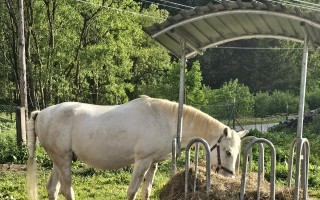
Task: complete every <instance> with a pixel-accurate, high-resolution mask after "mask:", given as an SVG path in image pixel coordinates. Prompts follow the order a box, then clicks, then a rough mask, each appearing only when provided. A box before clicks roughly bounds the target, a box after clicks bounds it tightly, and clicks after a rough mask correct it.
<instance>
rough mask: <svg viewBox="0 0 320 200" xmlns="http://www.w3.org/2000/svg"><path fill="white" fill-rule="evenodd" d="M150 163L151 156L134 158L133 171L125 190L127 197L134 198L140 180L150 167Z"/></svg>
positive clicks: (129, 199) (132, 199)
mask: <svg viewBox="0 0 320 200" xmlns="http://www.w3.org/2000/svg"><path fill="white" fill-rule="evenodd" d="M151 164H152V159H151V158H145V159H141V160H136V161H135V163H134V168H133V173H132V177H131V182H130V185H129V188H128V192H127V199H128V200H134V199H135V197H136V194H137V191H138V189H139V186H140V184H141V182H142V179H143V177H144V176H145V174H146V172H147V171H148V169H149V168H150V165H151Z"/></svg>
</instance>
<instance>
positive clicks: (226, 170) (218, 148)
mask: <svg viewBox="0 0 320 200" xmlns="http://www.w3.org/2000/svg"><path fill="white" fill-rule="evenodd" d="M223 137H224V134H222V135H221V136H220V138H219V140H218V142H217V143H216V144H215V145H213V147H211V149H210V151H213V150H214V149H215V148H217V156H218V167H217V168H216V173H218V172H219V170H220V169H222V170H223V171H225V172H227V173H229V174H231V175H234V173H233V171H231V170H230V169H228V168H226V167H224V166H222V165H221V156H220V143H221V140H222V138H223Z"/></svg>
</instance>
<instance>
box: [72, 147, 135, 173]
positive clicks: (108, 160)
mask: <svg viewBox="0 0 320 200" xmlns="http://www.w3.org/2000/svg"><path fill="white" fill-rule="evenodd" d="M74 153H75V155H76V157H77V159H79V160H80V161H82V162H84V163H86V164H88V165H90V166H92V167H95V168H100V169H118V168H121V167H125V166H128V165H130V164H133V163H134V158H133V155H130V154H129V153H126V154H125V155H126V156H123V155H122V156H118V154H113V153H110V152H105V151H103V150H100V151H98V152H92V151H90V150H89V151H87V152H74Z"/></svg>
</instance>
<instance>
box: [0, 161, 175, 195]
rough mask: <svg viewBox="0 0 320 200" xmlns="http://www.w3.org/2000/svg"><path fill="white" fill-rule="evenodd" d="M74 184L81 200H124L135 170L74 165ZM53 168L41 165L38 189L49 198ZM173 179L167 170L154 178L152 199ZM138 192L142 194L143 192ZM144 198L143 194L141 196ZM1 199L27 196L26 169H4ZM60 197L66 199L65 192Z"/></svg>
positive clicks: (0, 178) (1, 177) (0, 189)
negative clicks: (98, 168)
mask: <svg viewBox="0 0 320 200" xmlns="http://www.w3.org/2000/svg"><path fill="white" fill-rule="evenodd" d="M72 172H73V176H72V178H73V180H72V182H73V188H74V191H75V196H76V199H81V200H92V199H95V200H99V199H101V200H102V199H108V200H120V199H126V194H127V189H128V185H129V182H130V177H131V172H125V171H124V170H123V169H120V170H113V171H108V170H94V169H92V168H90V167H88V166H86V165H82V166H81V167H80V168H79V167H78V166H75V165H74V166H73V167H72ZM49 175H50V169H46V168H39V169H38V193H39V197H40V199H47V192H46V188H45V185H46V183H47V180H48V178H49ZM168 180H169V176H168V175H167V174H166V173H163V172H161V170H160V172H158V173H157V175H156V178H155V181H154V186H153V187H154V188H153V191H152V197H151V198H152V199H159V198H158V192H159V189H161V188H162V187H163V185H164V184H165V183H166V182H167V181H168ZM140 193H141V192H140ZM140 193H139V194H138V196H137V197H138V198H139V197H140V196H141V195H140ZM140 198H141V197H140ZM0 199H16V200H25V199H27V191H26V171H18V172H16V171H5V172H3V171H2V172H0ZM59 199H64V198H63V197H62V196H61V195H60V198H59Z"/></svg>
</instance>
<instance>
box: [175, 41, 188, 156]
mask: <svg viewBox="0 0 320 200" xmlns="http://www.w3.org/2000/svg"><path fill="white" fill-rule="evenodd" d="M180 43H181V65H180V87H179V107H178V125H177V149H176V153H177V157H179V156H180V155H181V137H182V123H183V103H184V81H185V80H184V79H185V78H184V75H185V65H186V41H185V40H183V39H180Z"/></svg>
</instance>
